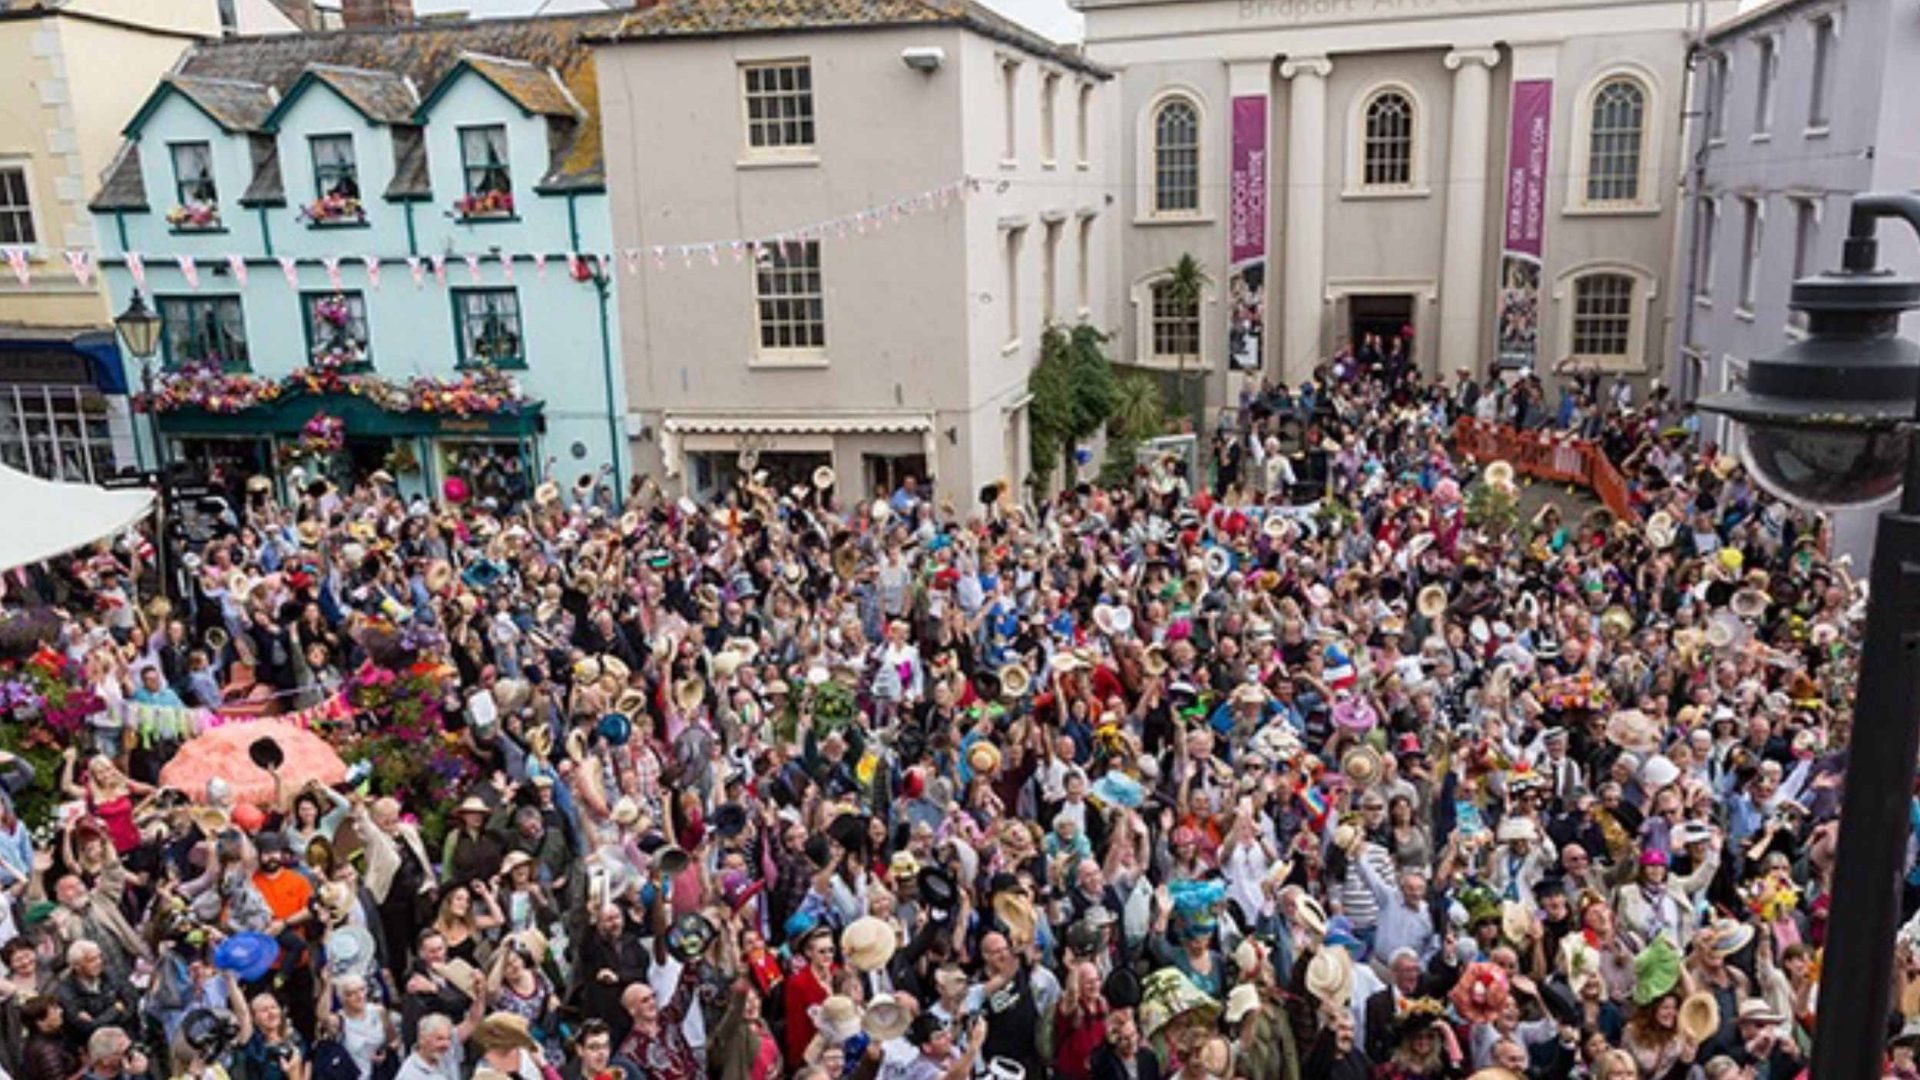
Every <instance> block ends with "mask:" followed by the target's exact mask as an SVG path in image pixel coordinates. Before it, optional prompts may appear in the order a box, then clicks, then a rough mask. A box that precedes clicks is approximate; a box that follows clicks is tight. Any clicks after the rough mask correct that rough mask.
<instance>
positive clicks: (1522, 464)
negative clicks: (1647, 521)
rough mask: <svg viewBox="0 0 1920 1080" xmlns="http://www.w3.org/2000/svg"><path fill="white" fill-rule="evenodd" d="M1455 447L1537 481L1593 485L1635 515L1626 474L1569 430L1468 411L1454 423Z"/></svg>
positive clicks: (1625, 515) (1617, 510)
mask: <svg viewBox="0 0 1920 1080" xmlns="http://www.w3.org/2000/svg"><path fill="white" fill-rule="evenodd" d="M1453 441H1454V446H1455V448H1457V449H1458V450H1459V452H1460V453H1461V454H1464V455H1465V456H1466V457H1467V458H1468V459H1469V460H1473V461H1496V460H1498V461H1506V462H1508V463H1510V464H1511V465H1512V466H1513V470H1514V471H1515V472H1517V473H1520V474H1522V475H1525V476H1531V477H1533V478H1534V479H1536V480H1545V481H1548V482H1549V483H1555V484H1579V485H1580V486H1581V487H1584V488H1587V489H1589V490H1591V491H1592V492H1593V494H1594V496H1595V497H1596V498H1598V499H1599V500H1600V501H1601V502H1602V503H1603V504H1605V505H1606V508H1607V509H1609V510H1611V511H1613V514H1614V516H1615V517H1618V518H1621V519H1623V520H1625V519H1629V518H1632V517H1634V516H1635V515H1634V510H1633V500H1632V498H1631V497H1630V496H1629V495H1628V493H1627V481H1626V478H1625V477H1623V476H1621V475H1620V470H1619V469H1616V468H1614V466H1613V462H1611V461H1608V460H1607V455H1605V454H1603V453H1601V452H1600V448H1599V447H1598V446H1595V445H1594V444H1593V443H1590V442H1587V441H1586V440H1584V439H1576V438H1574V437H1573V436H1572V435H1571V434H1569V433H1567V432H1564V431H1522V430H1520V429H1519V428H1516V427H1511V426H1509V425H1506V424H1489V423H1487V422H1486V421H1484V420H1476V419H1474V418H1473V417H1470V416H1463V417H1461V418H1460V419H1459V421H1458V422H1456V423H1455V424H1454V428H1453Z"/></svg>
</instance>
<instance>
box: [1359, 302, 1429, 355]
mask: <svg viewBox="0 0 1920 1080" xmlns="http://www.w3.org/2000/svg"><path fill="white" fill-rule="evenodd" d="M1347 317H1348V328H1349V331H1350V332H1351V333H1352V335H1353V347H1354V349H1355V350H1356V351H1358V350H1359V348H1360V345H1361V343H1362V342H1364V341H1366V339H1367V338H1368V336H1373V337H1376V338H1379V339H1380V355H1381V356H1386V355H1388V354H1389V353H1391V351H1392V343H1393V339H1394V338H1400V339H1401V342H1400V347H1401V348H1402V349H1403V350H1405V351H1406V352H1407V354H1408V357H1409V358H1411V356H1412V345H1413V342H1412V340H1411V336H1412V332H1413V297H1412V296H1411V295H1409V294H1406V293H1398V294H1390V295H1385V296H1349V297H1347Z"/></svg>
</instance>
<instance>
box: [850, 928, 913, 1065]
mask: <svg viewBox="0 0 1920 1080" xmlns="http://www.w3.org/2000/svg"><path fill="white" fill-rule="evenodd" d="M848 929H849V930H851V929H852V927H848ZM912 1025H913V1018H912V1017H909V1016H908V1015H907V1010H906V1008H905V1007H904V1006H902V1005H901V1004H900V1003H899V1002H898V1001H895V1000H893V999H892V998H880V999H879V1000H877V1001H875V1002H874V1003H873V1004H871V1005H868V1006H867V1015H866V1019H865V1021H864V1022H863V1023H862V1024H861V1029H862V1030H863V1031H865V1032H866V1033H867V1038H869V1039H871V1040H873V1043H874V1044H879V1043H885V1042H888V1041H891V1040H893V1039H897V1038H899V1037H900V1036H902V1035H905V1034H906V1033H907V1028H909V1027H911V1026H912Z"/></svg>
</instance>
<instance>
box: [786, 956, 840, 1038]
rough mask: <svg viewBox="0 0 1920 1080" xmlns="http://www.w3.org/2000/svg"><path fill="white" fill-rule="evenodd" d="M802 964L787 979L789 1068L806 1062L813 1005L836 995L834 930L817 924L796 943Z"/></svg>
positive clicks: (811, 1031)
mask: <svg viewBox="0 0 1920 1080" xmlns="http://www.w3.org/2000/svg"><path fill="white" fill-rule="evenodd" d="M795 951H796V952H797V953H798V954H799V956H800V959H801V960H802V961H803V965H802V967H801V968H800V970H799V971H798V972H796V973H794V975H793V977H792V978H789V979H788V980H787V1002H786V1004H787V1032H786V1037H787V1068H788V1069H789V1070H795V1069H798V1068H800V1066H802V1065H805V1064H806V1063H807V1059H806V1054H807V1047H808V1046H809V1045H810V1044H812V1042H813V1035H814V1028H813V1007H814V1006H815V1005H818V1004H820V1003H821V1002H823V1001H825V1000H827V998H829V997H831V996H833V932H832V931H831V930H828V929H827V928H826V927H824V926H822V927H816V928H814V929H813V930H810V931H808V932H807V933H806V935H805V936H803V937H802V938H801V939H800V941H799V944H797V945H796V946H795Z"/></svg>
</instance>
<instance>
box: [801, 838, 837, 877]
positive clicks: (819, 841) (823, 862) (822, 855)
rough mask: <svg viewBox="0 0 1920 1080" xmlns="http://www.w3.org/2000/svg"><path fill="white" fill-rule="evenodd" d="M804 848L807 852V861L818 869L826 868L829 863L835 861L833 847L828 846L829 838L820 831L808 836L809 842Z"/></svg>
mask: <svg viewBox="0 0 1920 1080" xmlns="http://www.w3.org/2000/svg"><path fill="white" fill-rule="evenodd" d="M803 850H805V851H806V853H807V861H808V862H810V863H812V864H813V865H814V867H815V868H816V869H821V870H824V869H826V867H827V864H828V863H830V862H832V861H833V849H832V848H830V847H828V846H827V838H826V837H824V836H821V835H820V834H819V833H814V834H813V835H812V836H809V837H807V844H806V847H805V848H804V849H803Z"/></svg>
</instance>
